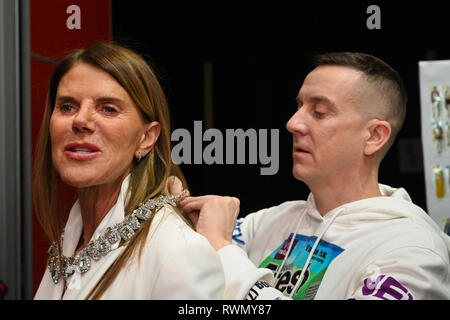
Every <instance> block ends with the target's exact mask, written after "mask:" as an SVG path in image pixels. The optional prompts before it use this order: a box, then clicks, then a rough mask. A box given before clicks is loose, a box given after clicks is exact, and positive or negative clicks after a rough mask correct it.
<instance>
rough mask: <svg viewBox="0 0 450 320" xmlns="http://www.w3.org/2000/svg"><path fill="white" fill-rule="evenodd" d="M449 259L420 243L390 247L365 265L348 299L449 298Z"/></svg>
mask: <svg viewBox="0 0 450 320" xmlns="http://www.w3.org/2000/svg"><path fill="white" fill-rule="evenodd" d="M449 270H450V266H449V262H448V259H445V258H443V257H442V256H441V255H439V254H437V253H436V252H434V251H432V250H430V249H426V248H420V247H402V248H397V249H395V250H392V251H390V252H388V253H386V254H384V255H382V256H380V257H378V258H377V259H375V260H374V261H372V262H371V263H370V264H369V265H367V266H366V268H365V270H364V271H363V272H361V277H360V278H359V279H357V285H356V289H355V290H354V291H353V293H352V294H351V297H350V299H358V300H425V299H427V300H428V299H445V300H448V299H450V276H449Z"/></svg>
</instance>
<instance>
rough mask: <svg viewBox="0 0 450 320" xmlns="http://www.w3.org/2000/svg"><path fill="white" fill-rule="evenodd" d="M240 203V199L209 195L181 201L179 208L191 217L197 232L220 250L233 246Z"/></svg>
mask: <svg viewBox="0 0 450 320" xmlns="http://www.w3.org/2000/svg"><path fill="white" fill-rule="evenodd" d="M239 203H240V202H239V199H238V198H234V197H221V196H214V195H207V196H201V197H187V198H184V199H181V200H180V201H179V202H178V206H179V207H180V208H182V209H183V211H184V212H186V213H187V214H188V215H189V217H190V218H191V220H192V222H194V225H195V229H196V231H197V232H198V233H200V234H201V235H203V236H205V237H206V239H208V241H209V242H210V243H211V245H212V246H213V247H214V249H216V250H219V249H221V248H223V247H225V246H227V245H229V244H231V239H232V236H233V230H234V227H235V225H236V218H237V216H238V214H239Z"/></svg>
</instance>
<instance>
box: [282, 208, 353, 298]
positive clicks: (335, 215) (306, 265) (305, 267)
mask: <svg viewBox="0 0 450 320" xmlns="http://www.w3.org/2000/svg"><path fill="white" fill-rule="evenodd" d="M344 210H345V207H342V208H340V209H339V210H337V211H336V213H335V214H334V215H333V216H332V217H331V218H330V219H329V220H328V221H327V222H326V223H325V227H324V228H323V230H322V232H321V233H320V235H319V236H318V237H317V239H316V241H315V242H314V245H313V247H312V248H311V251H310V252H309V255H308V259H306V262H305V264H304V265H303V269H302V272H301V273H300V276H299V277H298V279H297V282H296V283H295V286H294V288H293V290H292V291H291V294H290V295H289V297H290V298H292V296H293V295H294V292H295V291H296V290H297V286H298V285H299V284H300V283H302V281H303V277H304V276H305V272H306V270H307V269H308V268H309V262H310V261H311V258H312V256H313V254H314V251H315V250H316V248H317V245H318V244H319V242H320V239H322V237H323V235H324V234H325V232H327V230H328V228H329V227H330V226H331V224H332V223H333V221H334V219H336V217H337V216H338V215H340V214H341V213H342V212H343V211H344ZM298 227H299V226H297V228H296V229H295V230H296V231H295V234H297V230H298ZM293 242H294V239H292V241H291V243H290V246H289V250H290V248H291V245H292V243H293ZM289 252H290V251H288V253H289ZM287 256H288V254H286V257H287ZM286 257H285V258H284V261H285V260H286ZM284 261H283V264H284ZM282 266H283V265H282ZM280 269H281V268H280Z"/></svg>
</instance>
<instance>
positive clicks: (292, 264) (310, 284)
mask: <svg viewBox="0 0 450 320" xmlns="http://www.w3.org/2000/svg"><path fill="white" fill-rule="evenodd" d="M292 236H293V234H292V233H291V234H290V235H289V237H288V239H286V240H285V241H284V242H283V243H282V244H281V246H279V247H278V248H277V249H276V250H275V251H274V252H273V253H272V254H271V255H269V256H268V257H267V258H266V259H265V260H264V261H263V262H262V263H261V265H260V268H268V269H271V270H272V271H273V272H274V274H275V275H276V284H275V288H276V289H278V290H280V291H281V292H283V294H284V295H286V296H287V295H290V294H291V292H292V290H293V289H294V288H296V292H294V294H293V295H292V298H293V299H296V300H301V299H305V300H306V299H314V297H315V295H316V293H317V290H318V289H319V286H320V283H321V282H322V279H323V276H324V275H325V272H326V271H327V269H328V266H329V265H330V263H331V262H332V261H333V260H334V259H335V258H336V257H337V256H338V255H339V254H341V253H342V252H343V251H344V249H342V248H341V247H339V246H337V245H335V244H332V243H329V242H326V241H324V240H320V242H319V244H318V245H317V247H316V249H315V250H314V254H313V256H312V258H311V261H310V263H309V266H308V269H307V270H306V271H305V275H304V277H303V279H302V280H301V281H302V283H301V284H300V285H297V286H296V284H297V281H298V280H299V277H300V274H301V272H302V269H303V267H304V264H305V262H306V260H307V258H308V255H309V254H310V252H311V249H312V247H313V245H314V242H315V241H316V239H317V237H316V236H311V237H307V236H304V235H300V234H297V235H296V236H295V238H294V239H292ZM292 240H293V241H294V242H293V243H292V246H291V249H290V250H289V246H290V243H291V241H292ZM288 250H289V252H288ZM286 255H287V259H286V261H285V263H284V265H283V270H279V268H280V267H281V265H282V264H283V260H284V259H285V257H286Z"/></svg>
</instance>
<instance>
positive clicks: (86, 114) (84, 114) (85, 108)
mask: <svg viewBox="0 0 450 320" xmlns="http://www.w3.org/2000/svg"><path fill="white" fill-rule="evenodd" d="M72 129H73V131H74V132H76V133H92V132H94V130H95V121H94V108H93V107H91V106H90V105H88V104H83V105H80V109H79V110H78V111H77V113H76V114H75V116H74V118H73V123H72Z"/></svg>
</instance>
